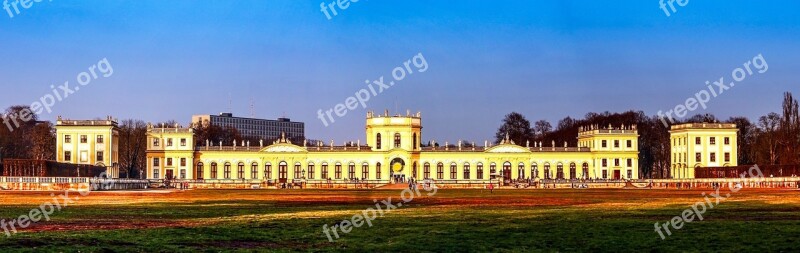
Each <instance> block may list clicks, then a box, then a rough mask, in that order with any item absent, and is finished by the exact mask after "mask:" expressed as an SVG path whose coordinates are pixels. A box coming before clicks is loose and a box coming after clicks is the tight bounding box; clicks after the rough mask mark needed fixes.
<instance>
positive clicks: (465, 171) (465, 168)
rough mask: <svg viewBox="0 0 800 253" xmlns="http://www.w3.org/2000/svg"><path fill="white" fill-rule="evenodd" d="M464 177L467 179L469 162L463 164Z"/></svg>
mask: <svg viewBox="0 0 800 253" xmlns="http://www.w3.org/2000/svg"><path fill="white" fill-rule="evenodd" d="M464 179H469V163H465V164H464Z"/></svg>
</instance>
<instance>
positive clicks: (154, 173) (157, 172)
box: [153, 170, 160, 179]
mask: <svg viewBox="0 0 800 253" xmlns="http://www.w3.org/2000/svg"><path fill="white" fill-rule="evenodd" d="M159 176H160V175H159V170H153V178H154V179H158V178H159Z"/></svg>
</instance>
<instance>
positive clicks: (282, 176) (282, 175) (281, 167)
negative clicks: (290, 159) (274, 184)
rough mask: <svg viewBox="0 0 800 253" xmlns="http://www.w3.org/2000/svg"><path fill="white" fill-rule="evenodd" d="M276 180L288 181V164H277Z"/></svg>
mask: <svg viewBox="0 0 800 253" xmlns="http://www.w3.org/2000/svg"><path fill="white" fill-rule="evenodd" d="M278 179H279V180H286V179H289V171H288V164H286V162H280V163H278Z"/></svg>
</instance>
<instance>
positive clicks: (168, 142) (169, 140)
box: [167, 138, 172, 147]
mask: <svg viewBox="0 0 800 253" xmlns="http://www.w3.org/2000/svg"><path fill="white" fill-rule="evenodd" d="M167 147H172V138H167Z"/></svg>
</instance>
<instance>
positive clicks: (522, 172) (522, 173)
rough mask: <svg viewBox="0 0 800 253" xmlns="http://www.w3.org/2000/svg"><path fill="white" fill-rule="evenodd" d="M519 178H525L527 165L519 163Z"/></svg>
mask: <svg viewBox="0 0 800 253" xmlns="http://www.w3.org/2000/svg"><path fill="white" fill-rule="evenodd" d="M517 178H525V164H524V163H519V166H517Z"/></svg>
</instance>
